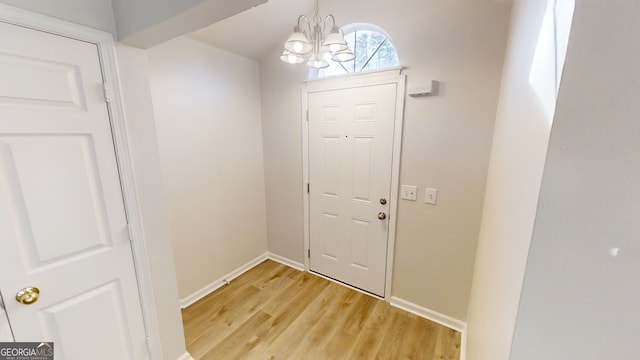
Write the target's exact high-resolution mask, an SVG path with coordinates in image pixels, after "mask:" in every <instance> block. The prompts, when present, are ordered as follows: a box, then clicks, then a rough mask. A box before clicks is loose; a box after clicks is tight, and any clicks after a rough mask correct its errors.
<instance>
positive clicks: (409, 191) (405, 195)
mask: <svg viewBox="0 0 640 360" xmlns="http://www.w3.org/2000/svg"><path fill="white" fill-rule="evenodd" d="M417 198H418V187H417V186H414V185H402V186H401V187H400V199H403V200H412V201H416V199H417Z"/></svg>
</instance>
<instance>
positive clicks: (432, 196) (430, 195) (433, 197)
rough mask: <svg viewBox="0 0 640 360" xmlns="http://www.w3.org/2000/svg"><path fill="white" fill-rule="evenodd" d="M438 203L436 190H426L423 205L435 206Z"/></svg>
mask: <svg viewBox="0 0 640 360" xmlns="http://www.w3.org/2000/svg"><path fill="white" fill-rule="evenodd" d="M437 202H438V189H429V188H426V189H425V191H424V203H425V204H431V205H435V204H436V203H437Z"/></svg>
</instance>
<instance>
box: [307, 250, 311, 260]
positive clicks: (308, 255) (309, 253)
mask: <svg viewBox="0 0 640 360" xmlns="http://www.w3.org/2000/svg"><path fill="white" fill-rule="evenodd" d="M307 257H308V258H311V248H309V249H307Z"/></svg>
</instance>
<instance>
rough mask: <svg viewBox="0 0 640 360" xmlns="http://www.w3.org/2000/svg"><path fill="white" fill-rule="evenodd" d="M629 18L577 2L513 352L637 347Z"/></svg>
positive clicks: (635, 6)
mask: <svg viewBox="0 0 640 360" xmlns="http://www.w3.org/2000/svg"><path fill="white" fill-rule="evenodd" d="M639 16H640V3H638V2H637V1H636V0H617V1H608V2H602V1H599V0H577V1H576V12H575V18H574V21H573V29H572V31H571V37H570V42H569V49H568V53H567V59H566V63H565V70H564V76H563V80H562V84H561V87H560V93H559V96H558V104H557V110H556V116H555V119H554V124H553V129H552V132H551V140H550V144H549V152H548V156H547V162H546V165H545V169H544V176H543V180H542V188H541V191H540V201H539V205H538V213H537V216H536V222H535V227H534V231H533V239H532V241H531V250H530V253H529V260H528V263H527V266H526V273H525V281H524V287H523V290H522V299H521V302H520V308H519V311H518V318H517V325H516V330H515V336H514V340H513V348H512V352H511V357H510V359H512V360H538V359H548V360H561V359H562V360H565V359H580V360H596V359H637V358H638V354H640V342H639V341H638V334H640V301H639V299H640V287H639V286H638V279H640V267H639V266H638V264H639V263H640V241H639V240H638V239H639V237H640V221H638V215H639V214H640V187H639V186H638V180H639V179H640V157H639V156H638V154H640V141H639V139H640V122H639V121H638V114H640V102H638V94H640V70H639V68H638V64H640V48H639V47H638V46H637V44H638V39H639V38H640V22H638V17H639ZM616 248H617V249H619V252H618V253H617V254H618V255H617V256H612V255H613V254H615V251H614V250H612V249H616Z"/></svg>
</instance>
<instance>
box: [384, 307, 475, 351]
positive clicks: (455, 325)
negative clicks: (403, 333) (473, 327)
mask: <svg viewBox="0 0 640 360" xmlns="http://www.w3.org/2000/svg"><path fill="white" fill-rule="evenodd" d="M389 302H390V303H391V305H392V306H395V307H397V308H398V309H402V310H405V311H408V312H410V313H412V314H415V315H418V316H420V317H423V318H425V319H427V320H431V321H433V322H435V323H438V324H440V325H442V326H446V327H448V328H450V329H453V330H456V331H458V332H460V360H465V359H466V358H467V323H466V322H464V321H462V320H458V319H455V318H452V317H451V316H448V315H445V314H441V313H439V312H437V311H434V310H431V309H427V308H426V307H423V306H420V305H417V304H414V303H412V302H409V301H407V300H404V299H400V298H397V297H395V296H392V297H391V299H390V301H389Z"/></svg>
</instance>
